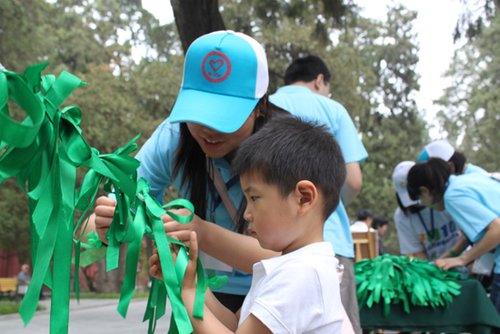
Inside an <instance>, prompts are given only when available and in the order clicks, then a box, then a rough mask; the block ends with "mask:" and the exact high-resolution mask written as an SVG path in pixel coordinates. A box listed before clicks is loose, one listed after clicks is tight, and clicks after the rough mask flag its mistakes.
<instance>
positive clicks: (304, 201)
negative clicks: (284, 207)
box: [295, 180, 319, 214]
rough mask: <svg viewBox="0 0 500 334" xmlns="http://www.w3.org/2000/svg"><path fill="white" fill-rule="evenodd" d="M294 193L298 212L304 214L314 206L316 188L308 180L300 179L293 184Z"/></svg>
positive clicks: (316, 193) (316, 198)
mask: <svg viewBox="0 0 500 334" xmlns="http://www.w3.org/2000/svg"><path fill="white" fill-rule="evenodd" d="M295 194H296V197H297V202H298V205H299V213H300V214H304V213H306V212H308V211H309V210H310V209H311V208H313V207H314V206H316V203H317V202H318V195H319V194H318V189H317V188H316V186H315V185H314V183H312V182H311V181H308V180H301V181H299V182H297V185H296V186H295Z"/></svg>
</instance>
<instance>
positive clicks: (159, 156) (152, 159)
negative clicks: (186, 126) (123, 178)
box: [136, 118, 252, 295]
mask: <svg viewBox="0 0 500 334" xmlns="http://www.w3.org/2000/svg"><path fill="white" fill-rule="evenodd" d="M179 137H180V127H179V124H178V123H175V124H172V123H170V122H169V120H168V118H167V119H166V120H165V121H163V122H162V123H161V124H160V125H159V126H158V128H157V129H156V130H155V132H154V133H153V134H152V135H151V137H150V138H149V139H148V140H147V141H146V143H145V144H144V145H143V146H142V148H141V150H140V151H139V153H137V156H136V158H137V159H138V160H139V161H140V162H141V165H140V166H139V169H138V171H137V176H138V177H143V178H145V179H146V180H147V181H148V182H149V184H150V186H151V191H150V193H151V196H153V197H155V198H156V199H157V200H158V201H159V202H160V203H161V202H162V199H163V194H164V192H165V189H166V188H167V187H168V186H170V185H172V184H173V185H174V186H175V187H176V188H177V190H178V193H179V196H180V197H182V198H187V199H189V198H190V191H189V189H187V188H186V187H181V180H182V170H181V171H180V173H179V174H180V175H177V177H176V178H174V177H173V167H174V162H175V153H176V150H177V146H178V144H179ZM214 165H215V167H216V168H218V169H219V172H220V174H221V176H222V178H223V179H224V182H225V183H226V184H230V186H229V187H228V194H229V196H230V197H231V199H232V200H233V203H234V205H235V206H236V207H238V206H239V204H240V202H241V200H242V198H243V192H242V190H241V186H240V182H239V179H238V178H236V179H235V178H234V177H233V175H232V174H231V168H230V165H229V163H228V162H227V161H226V160H225V159H215V160H214ZM230 180H232V181H231V182H230ZM217 198H218V195H217V193H216V192H210V191H209V192H207V201H208V202H207V212H206V217H207V220H208V221H212V222H215V223H216V224H217V225H219V226H222V227H224V228H226V229H229V230H234V227H233V223H232V220H231V218H230V216H229V214H228V212H227V210H226V208H225V206H224V204H223V203H222V202H221V201H219V200H217ZM216 273H217V274H219V275H228V277H229V281H228V283H227V284H226V285H225V286H224V287H223V288H221V289H216V290H215V291H219V292H224V293H229V294H237V295H245V294H246V293H247V292H248V289H249V288H250V284H251V280H252V278H251V275H249V274H248V273H244V272H240V271H238V270H232V272H226V271H224V272H222V271H216Z"/></svg>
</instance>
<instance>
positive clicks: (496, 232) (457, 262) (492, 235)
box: [436, 217, 500, 270]
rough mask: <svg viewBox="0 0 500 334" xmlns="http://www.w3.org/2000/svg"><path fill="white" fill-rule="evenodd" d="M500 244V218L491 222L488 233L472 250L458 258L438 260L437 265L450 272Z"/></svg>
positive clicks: (487, 229)
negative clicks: (451, 269)
mask: <svg viewBox="0 0 500 334" xmlns="http://www.w3.org/2000/svg"><path fill="white" fill-rule="evenodd" d="M499 242H500V217H497V218H495V219H493V220H492V221H491V223H490V224H489V225H488V227H486V233H485V234H484V236H483V237H482V238H481V240H479V241H478V242H477V243H475V244H474V246H472V248H471V249H470V250H469V251H468V252H466V253H464V254H462V255H461V256H458V257H451V258H446V259H439V260H436V265H437V266H438V267H440V268H441V269H445V270H448V269H450V268H454V267H459V266H465V265H467V264H469V263H471V262H472V261H474V260H475V259H477V258H478V257H480V256H481V255H483V254H486V253H487V252H489V251H491V250H492V249H493V248H495V247H497V246H498V244H499Z"/></svg>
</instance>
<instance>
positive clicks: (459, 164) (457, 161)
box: [448, 151, 467, 175]
mask: <svg viewBox="0 0 500 334" xmlns="http://www.w3.org/2000/svg"><path fill="white" fill-rule="evenodd" d="M466 160H467V159H466V158H465V155H464V154H463V153H461V152H457V151H455V153H453V155H452V156H451V158H450V160H448V161H449V162H451V163H452V164H453V166H455V172H454V174H456V175H460V174H463V173H464V167H465V162H466Z"/></svg>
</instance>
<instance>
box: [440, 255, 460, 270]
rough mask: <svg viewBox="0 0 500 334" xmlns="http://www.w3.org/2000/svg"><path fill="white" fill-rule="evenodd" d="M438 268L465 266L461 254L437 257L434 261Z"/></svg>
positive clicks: (447, 268)
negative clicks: (442, 257)
mask: <svg viewBox="0 0 500 334" xmlns="http://www.w3.org/2000/svg"><path fill="white" fill-rule="evenodd" d="M434 263H435V264H436V266H437V267H438V268H441V269H443V270H449V269H451V268H455V267H461V266H465V265H466V263H465V261H464V260H463V258H462V257H461V256H458V257H447V258H444V259H437V260H435V261H434Z"/></svg>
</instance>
